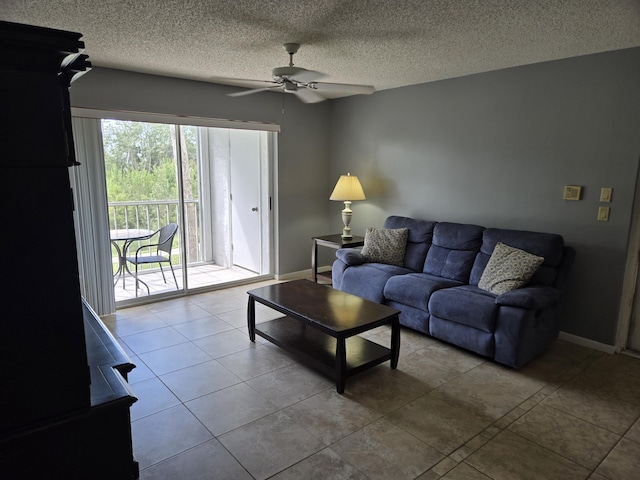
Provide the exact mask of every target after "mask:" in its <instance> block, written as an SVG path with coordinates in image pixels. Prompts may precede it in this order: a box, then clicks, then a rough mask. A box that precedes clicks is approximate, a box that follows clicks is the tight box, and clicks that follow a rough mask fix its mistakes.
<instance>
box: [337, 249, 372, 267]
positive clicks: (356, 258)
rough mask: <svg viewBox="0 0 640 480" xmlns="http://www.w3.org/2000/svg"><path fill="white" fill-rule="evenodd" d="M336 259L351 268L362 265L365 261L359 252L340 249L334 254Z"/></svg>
mask: <svg viewBox="0 0 640 480" xmlns="http://www.w3.org/2000/svg"><path fill="white" fill-rule="evenodd" d="M336 257H337V258H338V259H339V260H342V261H343V262H344V263H346V264H347V265H349V266H350V267H353V266H354V265H362V264H363V263H366V262H367V260H366V259H365V258H364V257H363V256H362V253H361V251H360V250H356V249H355V248H341V249H339V250H338V251H337V252H336Z"/></svg>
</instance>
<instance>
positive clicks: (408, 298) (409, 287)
mask: <svg viewBox="0 0 640 480" xmlns="http://www.w3.org/2000/svg"><path fill="white" fill-rule="evenodd" d="M458 285H462V283H461V282H458V281H456V280H450V279H448V278H441V277H436V276H434V275H429V274H428V273H409V274H407V275H398V276H396V277H391V278H390V279H389V281H388V282H387V284H386V285H385V286H384V298H385V299H387V301H389V300H391V301H394V302H400V303H402V304H404V305H409V306H411V307H415V308H420V309H422V310H427V306H428V304H429V297H431V294H432V293H433V292H435V291H436V290H440V289H441V288H449V287H456V286H458Z"/></svg>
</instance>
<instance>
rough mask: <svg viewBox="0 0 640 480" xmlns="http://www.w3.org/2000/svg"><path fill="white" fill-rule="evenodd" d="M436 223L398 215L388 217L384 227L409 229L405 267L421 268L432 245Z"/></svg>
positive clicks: (416, 270) (418, 269) (417, 270)
mask: <svg viewBox="0 0 640 480" xmlns="http://www.w3.org/2000/svg"><path fill="white" fill-rule="evenodd" d="M436 223H437V222H430V221H427V220H417V219H415V218H409V217H400V216H397V215H392V216H390V217H387V219H386V220H385V222H384V228H394V229H396V228H406V229H407V230H408V235H407V247H406V249H405V254H404V267H405V268H409V269H411V270H413V271H414V272H419V271H420V270H421V268H422V265H423V264H424V259H425V257H426V256H427V251H428V250H429V247H430V246H431V240H432V238H433V228H434V227H435V225H436Z"/></svg>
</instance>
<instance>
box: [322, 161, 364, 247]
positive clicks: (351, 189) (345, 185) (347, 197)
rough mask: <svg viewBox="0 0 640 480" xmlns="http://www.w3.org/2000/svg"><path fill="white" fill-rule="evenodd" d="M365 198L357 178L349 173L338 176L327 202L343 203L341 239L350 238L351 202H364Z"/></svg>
mask: <svg viewBox="0 0 640 480" xmlns="http://www.w3.org/2000/svg"><path fill="white" fill-rule="evenodd" d="M366 198H367V197H365V196H364V191H363V190H362V185H360V181H359V180H358V177H356V176H352V175H351V174H350V173H347V174H346V175H340V178H339V179H338V183H336V186H335V188H334V189H333V192H331V196H330V197H329V200H336V201H339V202H344V210H342V223H344V229H343V230H342V238H343V239H345V240H350V239H351V238H352V235H351V228H350V227H349V224H350V223H351V215H352V213H353V212H352V211H351V202H352V201H353V200H366Z"/></svg>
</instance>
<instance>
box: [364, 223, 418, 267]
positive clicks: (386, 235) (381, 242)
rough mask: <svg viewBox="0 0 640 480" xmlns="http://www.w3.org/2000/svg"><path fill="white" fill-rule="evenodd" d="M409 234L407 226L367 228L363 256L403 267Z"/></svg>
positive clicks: (368, 260)
mask: <svg viewBox="0 0 640 480" xmlns="http://www.w3.org/2000/svg"><path fill="white" fill-rule="evenodd" d="M408 235H409V230H408V229H406V228H367V232H366V233H365V235H364V247H362V256H363V257H364V258H366V260H367V262H371V263H386V264H389V265H397V266H398V267H402V266H404V253H405V250H406V249H407V237H408Z"/></svg>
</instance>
